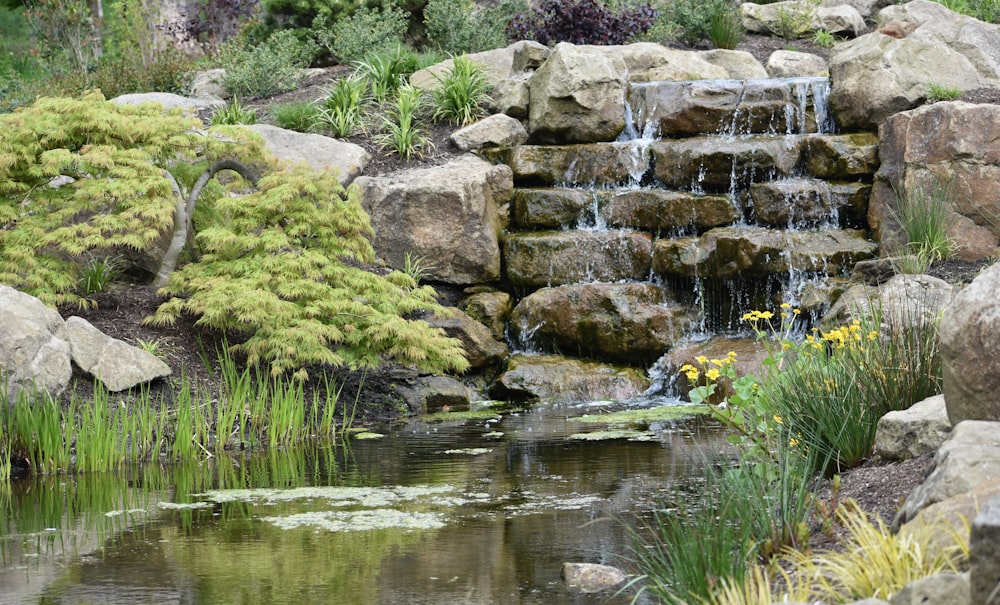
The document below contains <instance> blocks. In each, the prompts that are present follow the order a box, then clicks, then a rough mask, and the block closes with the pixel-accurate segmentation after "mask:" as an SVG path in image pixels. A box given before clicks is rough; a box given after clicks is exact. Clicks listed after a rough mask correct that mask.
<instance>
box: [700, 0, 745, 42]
mask: <svg viewBox="0 0 1000 605" xmlns="http://www.w3.org/2000/svg"><path fill="white" fill-rule="evenodd" d="M744 37H746V30H744V29H743V17H742V14H741V13H740V9H739V7H736V6H728V5H721V6H718V7H717V11H716V12H715V13H714V14H712V16H711V18H710V19H709V23H708V38H709V40H711V41H712V44H713V45H714V46H715V47H716V48H725V49H728V50H733V49H735V48H736V47H737V45H739V43H740V42H742V41H743V38H744Z"/></svg>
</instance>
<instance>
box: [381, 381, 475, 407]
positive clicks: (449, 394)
mask: <svg viewBox="0 0 1000 605" xmlns="http://www.w3.org/2000/svg"><path fill="white" fill-rule="evenodd" d="M395 389H396V392H397V393H398V394H399V395H400V396H401V397H402V398H403V401H405V402H406V406H407V407H408V408H409V409H410V411H411V412H412V413H414V414H432V413H434V412H441V411H452V412H458V411H464V410H468V409H469V405H470V399H471V391H470V390H469V387H467V386H465V385H464V384H462V383H461V382H460V381H459V380H457V379H455V378H452V377H451V376H417V377H414V378H412V379H410V380H408V381H406V382H397V383H395Z"/></svg>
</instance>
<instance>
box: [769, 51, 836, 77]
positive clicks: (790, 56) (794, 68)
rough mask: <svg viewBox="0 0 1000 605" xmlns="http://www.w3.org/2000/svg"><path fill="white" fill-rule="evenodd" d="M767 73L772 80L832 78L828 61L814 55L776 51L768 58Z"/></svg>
mask: <svg viewBox="0 0 1000 605" xmlns="http://www.w3.org/2000/svg"><path fill="white" fill-rule="evenodd" d="M767 73H768V74H770V76H771V77H772V78H800V77H803V76H810V77H822V78H828V77H830V66H829V65H828V64H827V62H826V59H824V58H823V57H821V56H819V55H814V54H812V53H803V52H798V51H794V50H776V51H774V52H773V53H771V56H770V57H768V58H767Z"/></svg>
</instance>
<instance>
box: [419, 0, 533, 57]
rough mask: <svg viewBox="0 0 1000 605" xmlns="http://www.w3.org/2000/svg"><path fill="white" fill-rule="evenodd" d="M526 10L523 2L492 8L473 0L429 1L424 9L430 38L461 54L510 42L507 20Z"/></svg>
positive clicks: (508, 3) (437, 44)
mask: <svg viewBox="0 0 1000 605" xmlns="http://www.w3.org/2000/svg"><path fill="white" fill-rule="evenodd" d="M526 9H527V5H526V3H524V2H507V3H505V4H501V5H500V6H498V7H496V8H492V9H481V8H478V7H477V6H476V5H475V3H473V2H472V1H471V0H430V1H429V2H428V3H427V7H426V8H425V9H424V25H425V26H426V27H427V38H428V39H429V40H430V42H431V44H433V45H434V46H435V47H436V48H439V49H441V50H442V51H444V52H447V53H451V54H455V55H460V54H465V53H474V52H479V51H482V50H490V49H494V48H501V47H503V46H506V45H507V34H506V27H507V20H508V19H509V17H510V15H513V14H514V13H517V12H523V11H524V10H526Z"/></svg>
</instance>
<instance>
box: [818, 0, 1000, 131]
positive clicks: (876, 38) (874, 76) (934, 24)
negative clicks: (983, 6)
mask: <svg viewBox="0 0 1000 605" xmlns="http://www.w3.org/2000/svg"><path fill="white" fill-rule="evenodd" d="M878 20H879V21H880V22H888V21H906V22H911V23H916V24H918V25H919V27H917V28H916V29H915V30H914V31H913V32H912V33H910V34H909V35H907V36H905V37H902V38H895V37H892V36H888V35H884V34H882V33H878V32H872V33H869V34H865V35H863V36H861V37H859V38H857V39H855V40H851V41H848V42H845V43H842V44H838V45H837V46H836V47H834V49H833V52H832V53H831V55H830V77H831V80H832V82H833V90H832V91H831V93H830V107H831V110H832V111H833V113H834V116H835V117H836V119H837V124H839V125H840V127H841V128H843V129H848V130H864V129H871V128H873V127H874V126H876V125H878V124H880V123H881V122H882V121H884V120H885V119H886V118H887V117H889V116H891V115H892V114H894V113H897V112H900V111H905V110H907V109H912V108H914V107H916V106H918V105H920V104H921V103H923V102H924V100H925V99H926V97H927V93H928V85H929V84H930V83H931V82H934V83H937V84H939V85H942V86H949V87H955V88H958V89H959V90H963V91H964V90H972V89H975V88H981V87H989V88H995V87H997V86H1000V54H998V53H997V52H996V49H997V48H1000V31H998V30H997V28H996V27H995V26H993V25H991V24H988V23H983V22H981V21H977V20H976V19H973V18H972V17H966V16H963V15H959V14H956V13H954V12H952V11H950V10H948V9H947V8H945V7H944V6H942V5H940V4H938V3H936V2H930V1H929V0H913V1H912V2H909V3H907V4H902V5H895V6H890V7H887V8H885V9H883V10H882V11H881V12H880V13H879V19H878Z"/></svg>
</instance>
